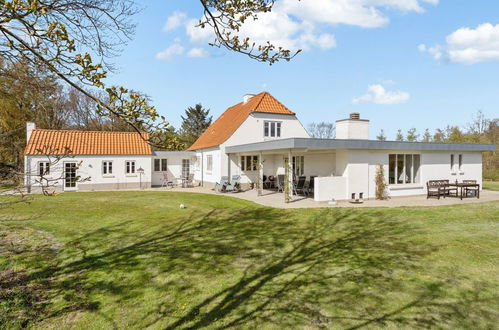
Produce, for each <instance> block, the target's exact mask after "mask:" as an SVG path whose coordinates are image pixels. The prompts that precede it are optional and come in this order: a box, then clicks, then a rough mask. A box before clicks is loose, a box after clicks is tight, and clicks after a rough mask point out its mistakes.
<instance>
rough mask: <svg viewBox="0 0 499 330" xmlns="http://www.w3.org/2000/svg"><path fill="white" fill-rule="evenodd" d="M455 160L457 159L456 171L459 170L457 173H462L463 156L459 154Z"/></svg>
mask: <svg viewBox="0 0 499 330" xmlns="http://www.w3.org/2000/svg"><path fill="white" fill-rule="evenodd" d="M457 159H458V163H457V164H458V170H459V173H462V172H463V163H464V156H463V154H459V155H458V156H457Z"/></svg>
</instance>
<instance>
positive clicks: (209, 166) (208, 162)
mask: <svg viewBox="0 0 499 330" xmlns="http://www.w3.org/2000/svg"><path fill="white" fill-rule="evenodd" d="M206 171H207V172H211V171H213V156H212V155H208V156H206Z"/></svg>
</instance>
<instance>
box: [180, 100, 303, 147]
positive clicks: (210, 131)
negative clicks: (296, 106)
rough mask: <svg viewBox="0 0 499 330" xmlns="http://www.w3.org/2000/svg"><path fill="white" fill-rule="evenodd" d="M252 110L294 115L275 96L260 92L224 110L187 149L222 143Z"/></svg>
mask: <svg viewBox="0 0 499 330" xmlns="http://www.w3.org/2000/svg"><path fill="white" fill-rule="evenodd" d="M254 112H265V113H277V114H284V115H295V113H294V112H293V111H291V110H289V109H288V108H287V107H286V106H285V105H283V104H282V103H281V102H279V101H278V100H277V99H276V98H275V97H273V96H272V95H270V94H269V93H267V92H262V93H260V94H258V95H255V96H253V97H252V98H251V99H250V100H249V101H248V102H247V103H246V104H244V103H243V102H241V103H239V104H236V105H234V106H232V107H230V108H228V109H227V110H225V112H224V113H223V114H222V115H221V116H220V117H218V119H217V120H216V121H215V122H214V123H213V124H211V126H210V127H208V128H207V129H206V131H205V132H204V133H203V135H201V136H200V137H199V139H197V141H196V142H194V144H193V145H192V146H191V147H190V148H189V149H188V150H197V149H204V148H210V147H215V146H218V145H220V144H222V143H224V142H225V141H227V139H228V138H230V137H231V136H232V134H234V132H235V131H236V130H237V129H238V128H239V126H241V124H242V123H243V122H244V121H245V120H246V118H248V116H249V115H250V114H251V113H254Z"/></svg>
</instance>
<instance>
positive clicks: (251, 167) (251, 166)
mask: <svg viewBox="0 0 499 330" xmlns="http://www.w3.org/2000/svg"><path fill="white" fill-rule="evenodd" d="M248 160H249V162H248ZM240 162H241V163H240V168H241V171H244V172H255V171H258V164H259V162H258V156H257V155H244V156H241V157H240Z"/></svg>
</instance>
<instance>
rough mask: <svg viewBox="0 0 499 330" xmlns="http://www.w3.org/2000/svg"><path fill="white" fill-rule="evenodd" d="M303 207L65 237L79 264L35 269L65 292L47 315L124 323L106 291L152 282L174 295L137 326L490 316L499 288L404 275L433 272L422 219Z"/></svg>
mask: <svg viewBox="0 0 499 330" xmlns="http://www.w3.org/2000/svg"><path fill="white" fill-rule="evenodd" d="M299 214H303V213H299ZM293 216H294V213H293V212H288V211H283V210H276V209H267V208H257V209H254V208H248V209H241V210H238V211H237V212H235V211H227V210H212V211H210V212H207V213H205V214H202V215H199V213H194V212H193V213H192V214H190V215H188V216H185V217H184V218H181V219H179V221H177V222H175V223H172V222H168V221H165V222H164V223H159V224H158V219H154V220H151V227H150V228H147V227H146V226H142V228H143V231H141V232H138V231H137V230H136V229H134V227H133V224H134V223H133V221H124V222H122V223H119V224H116V225H114V226H109V227H105V228H101V229H98V230H95V231H93V232H88V233H86V234H84V235H82V236H81V237H80V238H78V239H75V240H73V241H71V242H68V243H66V244H65V248H64V249H65V252H64V253H65V254H66V256H67V258H65V259H64V260H72V261H69V262H67V261H66V262H65V261H64V260H62V261H59V262H58V263H55V261H54V262H51V263H48V265H47V266H46V267H44V268H42V269H41V270H39V271H35V272H33V273H31V274H28V275H26V278H27V281H31V282H36V283H45V284H47V287H49V288H50V290H49V293H48V295H49V297H48V299H46V301H53V300H57V299H60V298H62V300H63V301H64V303H62V304H59V305H58V306H57V307H55V306H52V305H50V306H45V308H44V313H45V317H46V318H47V319H49V318H52V317H56V316H61V315H63V314H66V313H68V312H71V311H78V310H91V311H94V312H95V313H98V314H99V315H101V316H102V317H107V318H108V321H109V322H110V323H111V324H110V325H111V326H114V327H118V326H117V325H114V324H113V322H112V320H111V318H112V317H111V318H110V317H109V316H107V315H104V313H101V312H100V309H101V307H102V306H101V305H100V302H99V299H98V296H99V295H100V294H104V295H112V296H113V297H114V298H113V300H116V301H118V303H120V304H129V305H136V304H140V303H141V298H142V297H143V294H144V291H145V290H146V288H154V289H155V290H157V292H159V293H163V294H160V295H158V297H159V298H158V302H156V306H155V307H154V306H153V307H148V308H145V309H144V313H142V315H141V316H142V318H141V319H137V320H135V322H136V323H135V324H134V326H136V327H146V326H154V327H158V326H162V327H166V328H168V329H174V328H192V329H194V328H202V327H214V328H226V327H236V328H237V327H258V325H261V324H267V325H271V326H277V327H281V328H285V327H290V328H292V327H297V326H302V327H303V326H305V327H316V328H322V327H337V328H360V327H373V326H384V325H387V324H394V325H396V326H405V327H433V326H445V325H447V326H449V327H452V326H463V325H464V326H480V327H483V326H489V325H491V324H488V323H487V322H488V320H493V319H494V318H493V317H492V316H491V313H492V311H490V310H489V309H488V306H489V305H490V301H489V300H488V299H492V298H497V296H495V297H491V296H490V295H488V294H489V292H490V291H491V288H490V284H488V283H476V285H477V286H479V287H476V288H466V289H465V288H464V287H461V285H460V279H459V278H458V277H457V276H455V274H448V275H445V276H444V277H442V278H438V279H414V278H411V279H404V278H403V276H406V274H409V273H410V274H415V273H417V272H418V271H422V269H420V267H419V266H418V262H419V260H420V259H421V258H422V257H423V256H425V255H427V254H428V253H431V252H432V247H430V246H427V245H426V246H423V245H420V244H418V243H416V242H415V241H413V240H412V239H411V235H414V233H415V232H416V231H415V228H411V227H410V226H409V225H407V224H404V223H402V222H400V221H396V220H395V219H392V218H390V217H389V216H387V213H384V212H381V211H373V210H370V211H366V212H362V211H358V210H349V209H341V210H339V209H335V210H321V211H317V210H313V211H310V214H309V216H308V221H303V219H302V220H300V221H297V219H294V218H293ZM59 260H61V259H59ZM159 277H162V278H163V279H164V280H163V281H158V278H159ZM231 277H232V278H231ZM222 283H227V284H222ZM217 288H218V289H217ZM454 289H457V290H458V291H457V292H455V293H454V294H453V293H451V291H452V290H454ZM407 292H410V293H411V294H412V296H409V295H408V294H407ZM414 292H417V294H414ZM492 292H493V291H492ZM397 301H400V303H398V302H397ZM180 302H183V303H185V309H182V310H179V307H178V305H179V304H180ZM397 306H398V307H397Z"/></svg>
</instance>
